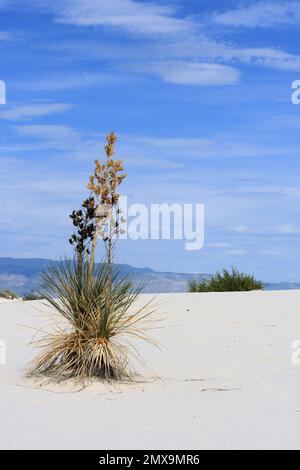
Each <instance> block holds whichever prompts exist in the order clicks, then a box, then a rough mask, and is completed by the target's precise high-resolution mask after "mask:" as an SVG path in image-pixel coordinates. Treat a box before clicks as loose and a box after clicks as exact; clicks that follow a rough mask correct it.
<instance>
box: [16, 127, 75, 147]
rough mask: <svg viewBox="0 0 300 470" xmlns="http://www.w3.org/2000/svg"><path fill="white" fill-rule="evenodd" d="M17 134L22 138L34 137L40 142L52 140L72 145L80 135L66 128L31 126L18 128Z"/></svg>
mask: <svg viewBox="0 0 300 470" xmlns="http://www.w3.org/2000/svg"><path fill="white" fill-rule="evenodd" d="M16 130H17V131H18V133H19V134H20V135H23V136H29V137H35V138H38V139H42V140H52V141H54V142H56V141H62V142H68V143H69V144H71V143H73V142H74V140H76V141H77V140H79V139H80V134H79V133H78V132H77V131H75V129H72V128H71V127H68V126H56V125H33V126H18V127H17V128H16Z"/></svg>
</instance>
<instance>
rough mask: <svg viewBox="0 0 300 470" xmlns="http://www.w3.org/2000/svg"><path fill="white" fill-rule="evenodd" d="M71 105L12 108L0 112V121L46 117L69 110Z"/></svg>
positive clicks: (35, 105)
mask: <svg viewBox="0 0 300 470" xmlns="http://www.w3.org/2000/svg"><path fill="white" fill-rule="evenodd" d="M71 108H72V105H70V104H64V103H48V104H33V105H28V106H14V107H11V108H9V109H5V110H4V111H0V119H5V120H7V121H22V120H26V119H30V118H34V117H41V116H48V115H50V114H56V113H61V112H63V111H66V110H68V109H71Z"/></svg>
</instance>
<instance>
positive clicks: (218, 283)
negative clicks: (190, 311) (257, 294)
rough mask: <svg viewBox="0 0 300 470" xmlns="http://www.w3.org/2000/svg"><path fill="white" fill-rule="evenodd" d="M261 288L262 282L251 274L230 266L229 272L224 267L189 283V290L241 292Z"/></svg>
mask: <svg viewBox="0 0 300 470" xmlns="http://www.w3.org/2000/svg"><path fill="white" fill-rule="evenodd" d="M262 289H264V284H263V283H262V282H261V281H257V280H256V279H255V278H254V276H252V275H248V274H244V273H240V272H239V271H238V270H237V269H236V268H232V270H231V272H230V271H227V270H226V269H224V270H223V272H222V273H216V274H215V275H214V276H213V277H212V278H208V279H205V280H203V281H200V282H197V281H191V282H190V283H189V292H242V291H252V290H262Z"/></svg>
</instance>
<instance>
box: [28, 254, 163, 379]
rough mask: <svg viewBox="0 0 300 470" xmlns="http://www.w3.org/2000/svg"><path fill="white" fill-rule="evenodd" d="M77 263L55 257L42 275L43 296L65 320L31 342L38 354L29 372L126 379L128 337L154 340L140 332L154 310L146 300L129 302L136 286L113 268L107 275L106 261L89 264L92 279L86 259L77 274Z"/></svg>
mask: <svg viewBox="0 0 300 470" xmlns="http://www.w3.org/2000/svg"><path fill="white" fill-rule="evenodd" d="M77 266H78V265H77V263H73V262H72V261H65V262H60V263H56V264H54V265H52V266H51V267H50V269H49V270H48V271H47V272H46V273H44V274H42V278H41V286H42V288H41V292H42V294H43V297H44V298H45V299H46V300H47V301H48V303H49V304H50V306H52V307H53V308H54V309H55V311H56V312H58V313H59V314H60V316H61V317H62V318H63V319H64V320H66V322H65V324H64V326H63V327H62V326H60V327H58V326H56V332H55V333H54V334H50V335H48V336H46V337H45V338H42V339H41V340H39V341H38V342H37V346H39V347H41V348H42V353H41V355H40V356H39V357H38V358H37V359H36V360H35V361H34V363H33V364H32V366H31V368H30V370H29V375H30V376H43V377H48V378H50V379H51V378H53V379H55V380H57V381H62V380H66V379H74V380H75V381H78V382H81V383H84V382H85V381H86V380H89V379H93V378H101V379H106V380H112V379H115V380H120V379H129V378H131V377H132V372H133V370H132V368H131V366H130V361H129V355H130V352H131V353H133V354H135V356H136V357H139V354H138V352H137V350H136V348H135V347H134V346H133V345H132V344H130V342H128V338H130V337H131V338H136V339H140V340H146V341H150V342H151V343H152V344H155V342H154V341H153V340H152V339H151V338H150V337H149V336H148V335H147V334H146V333H145V331H146V330H147V328H149V327H150V326H151V325H152V324H153V321H154V320H153V313H154V311H155V309H154V307H151V303H148V304H146V305H145V306H143V307H142V308H137V307H135V305H134V303H135V301H136V299H137V297H138V296H139V294H140V288H137V287H135V286H134V285H133V283H132V282H131V281H130V280H128V279H126V278H120V275H119V274H118V273H117V272H115V271H114V269H113V270H112V271H111V272H110V274H108V271H107V265H106V264H100V265H99V266H97V267H96V268H95V271H94V275H93V277H92V281H90V280H89V267H88V264H87V263H85V264H84V266H83V269H82V271H81V279H79V276H78V267H77ZM108 282H109V285H110V291H109V296H107V284H108Z"/></svg>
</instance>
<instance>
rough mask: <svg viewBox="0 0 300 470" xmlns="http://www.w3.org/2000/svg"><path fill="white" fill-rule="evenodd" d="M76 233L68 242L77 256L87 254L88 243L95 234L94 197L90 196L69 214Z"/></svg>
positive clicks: (88, 251)
mask: <svg viewBox="0 0 300 470" xmlns="http://www.w3.org/2000/svg"><path fill="white" fill-rule="evenodd" d="M70 218H71V219H72V221H73V225H74V227H76V228H77V234H73V235H72V237H71V238H70V240H69V242H70V244H71V245H73V246H74V248H75V252H76V253H77V254H78V255H79V256H84V255H85V254H87V255H89V254H90V250H89V244H90V242H91V240H93V238H94V234H95V224H94V220H95V199H94V198H93V197H92V196H91V197H89V198H88V199H86V200H85V201H84V202H83V203H82V209H81V210H79V211H73V212H72V214H71V215H70Z"/></svg>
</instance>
